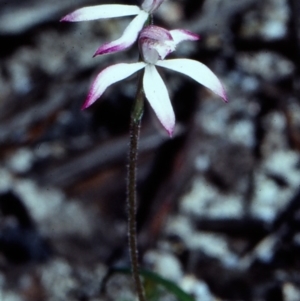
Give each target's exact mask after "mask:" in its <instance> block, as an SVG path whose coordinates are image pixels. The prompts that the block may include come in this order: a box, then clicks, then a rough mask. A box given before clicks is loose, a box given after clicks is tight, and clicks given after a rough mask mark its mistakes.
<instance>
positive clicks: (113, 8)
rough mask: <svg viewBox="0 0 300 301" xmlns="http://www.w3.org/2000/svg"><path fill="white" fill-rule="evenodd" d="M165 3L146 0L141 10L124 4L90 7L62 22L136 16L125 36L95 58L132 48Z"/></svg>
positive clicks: (101, 48)
mask: <svg viewBox="0 0 300 301" xmlns="http://www.w3.org/2000/svg"><path fill="white" fill-rule="evenodd" d="M163 1H164V0H144V2H143V3H142V5H141V8H140V7H138V6H136V5H122V4H103V5H95V6H88V7H83V8H80V9H78V10H75V11H74V12H72V13H70V14H68V15H66V16H65V17H63V18H62V19H61V20H60V21H61V22H80V21H90V20H96V19H107V18H115V17H124V16H134V15H136V17H135V18H134V19H133V20H132V21H131V22H130V23H129V25H128V26H127V27H126V29H125V30H124V33H123V35H122V36H121V37H120V38H119V39H117V40H115V41H113V42H109V43H106V44H104V45H102V46H101V47H99V48H98V49H97V51H96V52H95V54H94V56H96V55H101V54H107V53H113V52H118V51H122V50H124V49H126V48H128V47H130V46H131V45H132V44H133V43H134V42H135V41H136V40H137V37H138V34H139V32H140V31H141V30H142V28H143V26H144V24H145V22H146V21H147V19H148V17H149V15H150V14H152V13H153V12H154V11H155V10H156V9H157V8H158V7H159V6H160V5H161V4H162V2H163Z"/></svg>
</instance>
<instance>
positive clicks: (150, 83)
mask: <svg viewBox="0 0 300 301" xmlns="http://www.w3.org/2000/svg"><path fill="white" fill-rule="evenodd" d="M143 86H144V92H145V96H146V98H147V99H148V101H149V103H150V105H151V107H152V109H153V110H154V112H155V114H156V116H157V118H158V119H159V121H160V122H161V124H162V125H163V127H164V128H165V129H166V130H167V132H168V134H169V136H172V134H173V131H174V127H175V115H174V111H173V107H172V104H171V101H170V97H169V94H168V90H167V88H166V85H165V83H164V82H163V80H162V78H161V77H160V75H159V73H158V72H157V70H156V68H155V66H154V65H147V66H146V67H145V74H144V78H143Z"/></svg>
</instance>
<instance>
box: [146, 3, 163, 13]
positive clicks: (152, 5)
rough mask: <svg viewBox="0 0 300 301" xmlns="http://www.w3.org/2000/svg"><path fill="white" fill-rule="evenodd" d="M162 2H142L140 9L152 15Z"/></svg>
mask: <svg viewBox="0 0 300 301" xmlns="http://www.w3.org/2000/svg"><path fill="white" fill-rule="evenodd" d="M163 1H164V0H144V2H143V4H142V9H143V10H144V11H146V12H147V13H149V14H152V13H153V12H154V11H155V10H156V9H158V7H159V6H160V5H161V4H162V3H163Z"/></svg>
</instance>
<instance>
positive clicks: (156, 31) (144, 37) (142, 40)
mask: <svg viewBox="0 0 300 301" xmlns="http://www.w3.org/2000/svg"><path fill="white" fill-rule="evenodd" d="M139 48H140V52H141V54H142V57H143V60H144V62H146V63H148V64H155V63H156V62H157V61H158V60H163V59H164V58H165V57H166V56H167V55H168V54H170V53H171V52H173V51H174V50H175V48H176V43H175V42H174V41H173V38H172V36H171V34H170V32H169V31H168V30H166V29H164V28H161V27H158V26H154V25H150V26H147V27H145V28H144V29H143V30H142V31H141V33H140V36H139Z"/></svg>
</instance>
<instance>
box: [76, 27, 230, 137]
mask: <svg viewBox="0 0 300 301" xmlns="http://www.w3.org/2000/svg"><path fill="white" fill-rule="evenodd" d="M198 39H199V36H198V35H196V34H193V33H191V32H190V31H187V30H183V29H175V30H170V31H168V30H166V29H164V28H161V27H158V26H154V25H150V26H147V27H145V28H144V29H143V30H142V31H141V33H140V36H139V48H140V51H141V54H142V58H143V62H137V63H132V64H124V63H121V64H116V65H112V66H110V67H108V68H106V69H104V70H103V71H102V72H100V73H99V74H98V76H97V77H96V79H95V80H94V82H93V84H92V86H91V89H90V91H89V94H88V96H87V99H86V101H85V103H84V104H83V106H82V109H85V108H87V107H89V106H90V105H91V104H93V103H94V102H95V101H96V100H97V99H98V98H99V97H101V95H102V94H103V93H104V91H105V90H106V88H108V87H109V86H110V85H112V84H113V83H116V82H118V81H120V80H122V79H125V78H127V77H129V76H130V75H132V74H133V73H135V72H137V71H139V70H141V69H143V68H145V72H144V77H143V88H144V93H145V96H146V98H147V100H148V101H149V103H150V105H151V107H152V109H153V110H154V112H155V114H156V116H157V118H158V119H159V121H160V122H161V124H162V125H163V127H164V128H165V129H166V131H167V132H168V134H169V135H170V136H172V134H173V131H174V127H175V114H174V111H173V107H172V104H171V101H170V98H169V94H168V90H167V88H166V85H165V84H164V82H163V80H162V78H161V76H160V75H159V73H158V71H157V69H156V66H159V67H163V68H167V69H170V70H173V71H177V72H180V73H183V74H185V75H187V76H189V77H191V78H192V79H194V80H195V81H197V82H198V83H200V84H202V85H204V86H205V87H207V88H208V89H210V90H212V91H213V92H214V93H216V94H217V95H219V96H220V97H221V98H223V100H224V101H225V102H227V98H226V94H225V90H224V88H223V86H222V84H221V82H220V80H219V79H218V78H217V76H216V75H215V74H214V73H213V72H212V71H211V70H210V69H209V68H208V67H206V66H205V65H204V64H202V63H200V62H198V61H194V60H191V59H171V60H165V57H166V56H167V55H168V54H169V53H171V52H173V51H174V50H175V48H176V46H177V45H178V43H180V42H182V41H185V40H190V41H196V40H198Z"/></svg>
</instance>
